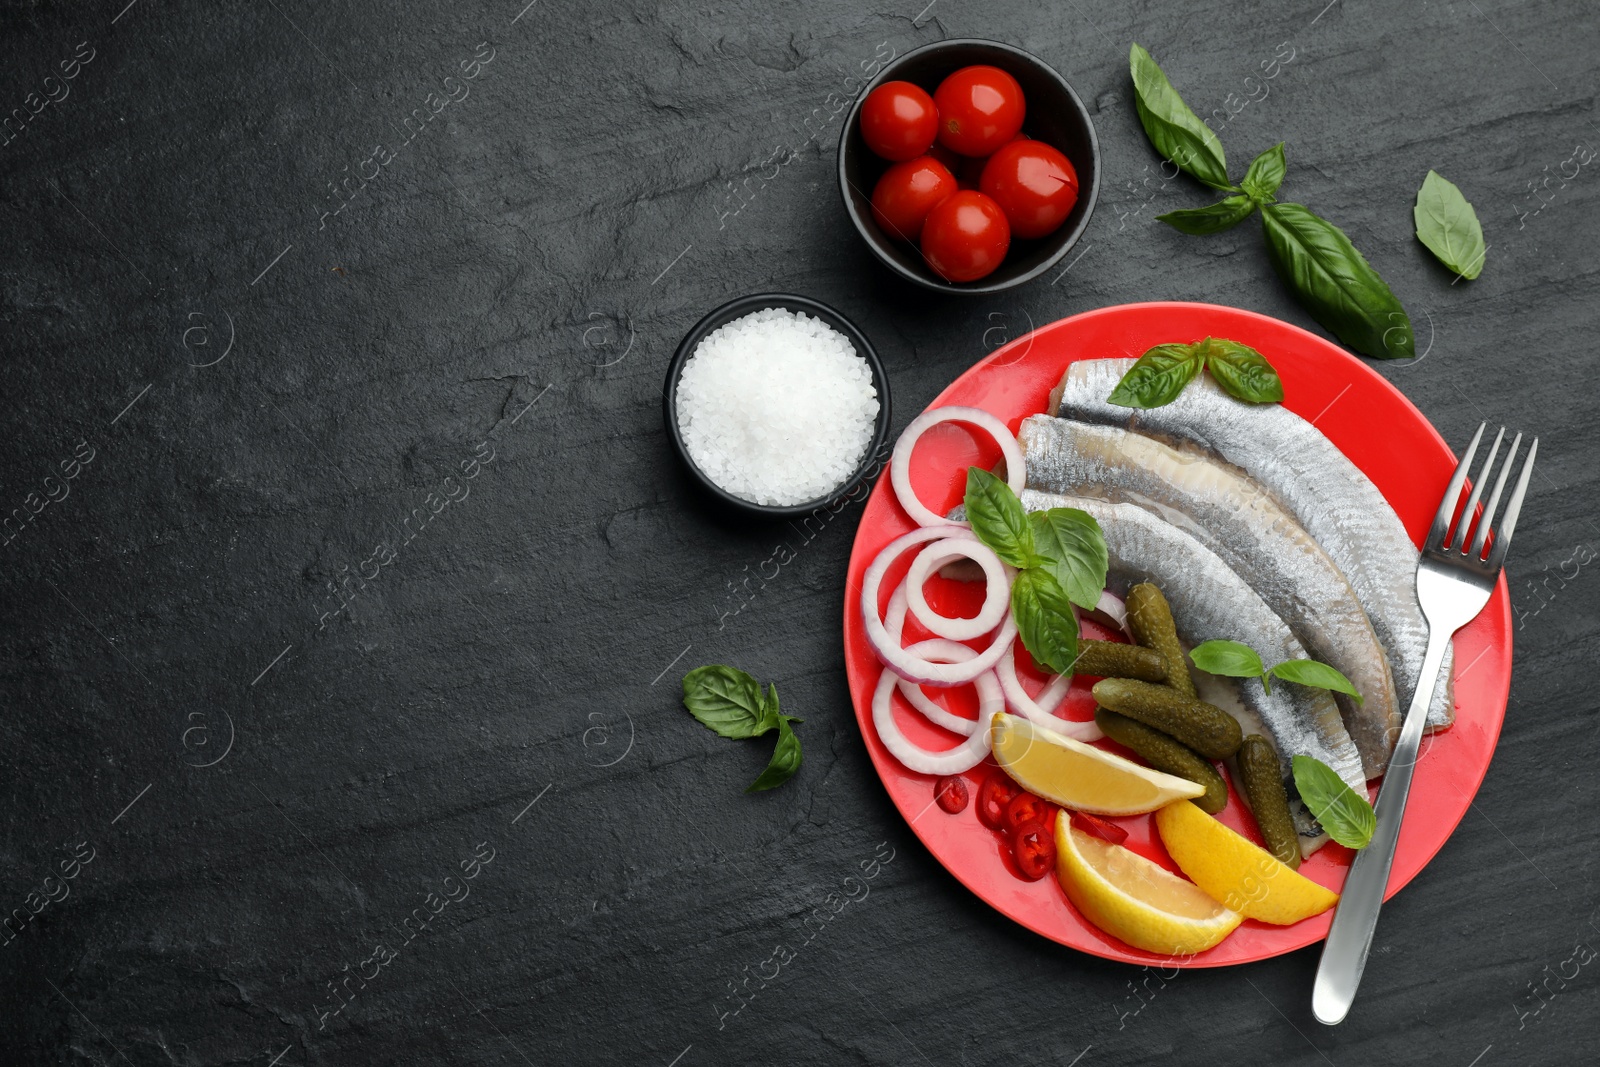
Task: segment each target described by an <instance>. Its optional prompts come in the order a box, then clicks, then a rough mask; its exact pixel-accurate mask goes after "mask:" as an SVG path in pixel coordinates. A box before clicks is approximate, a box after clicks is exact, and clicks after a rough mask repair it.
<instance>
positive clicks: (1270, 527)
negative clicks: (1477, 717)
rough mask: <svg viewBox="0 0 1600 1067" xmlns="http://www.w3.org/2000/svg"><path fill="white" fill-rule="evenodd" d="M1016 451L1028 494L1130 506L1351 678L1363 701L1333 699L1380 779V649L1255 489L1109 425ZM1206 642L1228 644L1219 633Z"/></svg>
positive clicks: (1337, 577) (1392, 719) (1390, 700)
mask: <svg viewBox="0 0 1600 1067" xmlns="http://www.w3.org/2000/svg"><path fill="white" fill-rule="evenodd" d="M1017 441H1018V443H1019V444H1020V445H1021V446H1022V454H1023V456H1024V458H1025V459H1026V461H1027V484H1028V487H1029V488H1030V489H1038V490H1040V491H1042V492H1049V493H1063V494H1067V495H1070V496H1093V497H1099V498H1102V499H1106V500H1110V501H1113V502H1121V503H1128V504H1136V505H1138V506H1139V507H1142V508H1144V509H1146V510H1147V511H1153V512H1155V513H1156V514H1157V515H1159V516H1161V517H1162V518H1164V519H1166V520H1167V521H1168V522H1170V523H1172V524H1173V525H1174V526H1177V527H1178V528H1179V529H1181V530H1183V531H1184V532H1185V533H1187V534H1189V535H1190V536H1192V537H1193V538H1194V539H1195V540H1197V541H1199V542H1200V543H1201V544H1203V545H1205V546H1206V547H1207V548H1209V549H1211V550H1212V551H1213V552H1215V553H1216V554H1217V557H1218V558H1219V559H1221V560H1222V562H1223V563H1225V564H1227V565H1228V566H1229V567H1231V568H1232V569H1233V571H1234V573H1236V574H1238V575H1239V577H1241V578H1243V579H1244V580H1245V583H1246V584H1248V585H1249V586H1250V588H1252V589H1254V590H1255V591H1256V592H1257V593H1258V594H1260V596H1261V599H1262V600H1264V601H1266V604H1267V606H1268V607H1269V608H1271V609H1272V611H1273V613H1274V614H1275V615H1277V616H1278V618H1280V619H1282V620H1283V621H1284V622H1285V623H1287V624H1288V626H1289V629H1290V630H1291V631H1292V632H1293V633H1294V635H1295V636H1296V637H1298V638H1299V639H1300V643H1301V644H1302V645H1304V646H1305V647H1306V650H1307V652H1308V653H1309V654H1310V655H1311V656H1312V657H1313V658H1314V659H1318V660H1321V661H1322V662H1323V663H1326V664H1328V665H1329V666H1331V667H1333V668H1335V669H1336V670H1338V671H1340V672H1342V673H1343V674H1344V676H1345V677H1346V678H1349V679H1350V682H1351V684H1352V685H1354V686H1355V688H1356V691H1357V692H1358V693H1360V694H1361V695H1362V697H1363V698H1364V700H1363V701H1361V702H1357V701H1356V700H1355V699H1353V698H1351V697H1349V696H1345V695H1343V694H1336V695H1335V697H1334V700H1335V701H1336V702H1337V703H1338V705H1339V710H1340V711H1341V712H1342V713H1343V716H1344V724H1345V728H1346V729H1347V730H1348V731H1349V732H1350V737H1351V740H1353V741H1354V742H1355V744H1356V750H1357V751H1358V752H1360V753H1361V761H1362V764H1363V765H1364V766H1365V768H1366V772H1367V776H1368V777H1369V778H1376V777H1377V776H1378V775H1379V774H1381V773H1383V765H1384V763H1385V761H1386V759H1387V757H1388V753H1389V745H1388V738H1389V736H1390V734H1389V730H1390V729H1391V728H1394V729H1396V730H1398V729H1399V726H1400V709H1399V708H1398V707H1397V706H1396V702H1395V692H1394V682H1393V680H1392V679H1391V678H1390V676H1389V661H1388V658H1387V657H1386V656H1385V655H1384V651H1383V646H1382V645H1380V644H1379V643H1378V636H1377V634H1375V633H1374V632H1373V630H1372V624H1371V623H1370V622H1369V621H1368V620H1367V613H1366V612H1365V611H1364V610H1363V609H1362V607H1361V601H1360V600H1359V599H1358V597H1357V595H1356V592H1355V590H1354V589H1352V588H1351V587H1350V583H1349V582H1348V581H1347V580H1346V579H1345V576H1344V574H1343V572H1341V571H1340V570H1339V567H1338V565H1336V564H1335V563H1334V562H1333V560H1332V559H1331V558H1329V556H1328V554H1327V553H1326V552H1324V551H1323V550H1322V547H1321V546H1320V545H1318V544H1317V542H1316V541H1315V540H1314V539H1313V538H1312V537H1311V535H1310V534H1309V533H1307V532H1306V531H1305V529H1304V528H1303V527H1302V526H1301V525H1300V524H1299V522H1297V521H1296V520H1295V518H1294V516H1292V515H1290V514H1289V513H1288V512H1287V511H1285V510H1284V509H1283V508H1282V507H1280V506H1279V505H1278V503H1277V502H1276V501H1275V500H1273V499H1272V497H1271V495H1270V494H1268V493H1267V492H1266V491H1265V490H1264V489H1262V488H1261V486H1260V485H1259V484H1258V483H1256V482H1255V481H1253V480H1251V479H1250V478H1248V477H1246V476H1245V475H1244V474H1242V473H1241V472H1240V471H1239V469H1238V468H1236V467H1233V466H1231V465H1229V464H1227V463H1223V462H1221V461H1218V460H1215V459H1212V458H1210V457H1208V456H1204V455H1199V454H1197V453H1195V452H1192V451H1191V452H1187V453H1184V452H1179V451H1178V450H1177V449H1174V448H1172V447H1170V446H1168V445H1165V444H1163V443H1161V442H1160V441H1157V440H1155V439H1154V438H1150V437H1145V436H1143V435H1141V434H1137V433H1133V432H1131V431H1129V430H1124V429H1122V428H1121V427H1119V426H1097V425H1094V424H1091V423H1087V422H1078V421H1075V420H1072V419H1062V418H1052V417H1051V416H1049V415H1035V416H1033V417H1032V418H1029V419H1026V420H1024V422H1023V424H1022V429H1021V431H1020V432H1019V433H1018V434H1017ZM1209 636H1210V637H1215V638H1224V639H1229V640H1236V638H1234V635H1233V634H1232V632H1231V631H1230V630H1228V629H1222V630H1219V631H1216V632H1213V633H1211V634H1210V635H1209ZM1266 662H1267V665H1268V666H1271V665H1272V664H1273V663H1276V662H1280V661H1277V660H1267V661H1266Z"/></svg>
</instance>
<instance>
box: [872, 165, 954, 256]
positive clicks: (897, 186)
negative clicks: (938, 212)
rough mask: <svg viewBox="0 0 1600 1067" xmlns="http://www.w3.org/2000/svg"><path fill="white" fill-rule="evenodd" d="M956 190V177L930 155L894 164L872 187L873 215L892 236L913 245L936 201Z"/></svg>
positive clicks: (880, 225) (920, 234)
mask: <svg viewBox="0 0 1600 1067" xmlns="http://www.w3.org/2000/svg"><path fill="white" fill-rule="evenodd" d="M955 191H956V180H955V178H954V177H953V176H952V175H951V174H950V172H949V171H948V170H946V169H945V166H944V164H943V163H940V162H939V161H938V160H937V159H934V158H933V157H932V156H918V157H917V158H916V159H908V160H906V161H905V162H903V163H896V164H895V165H894V166H892V167H890V168H889V169H888V170H886V171H884V172H883V177H881V178H879V179H878V184H877V185H875V186H873V188H872V217H873V219H874V220H876V222H877V223H878V226H879V228H880V229H882V230H883V232H884V233H886V234H888V235H889V236H891V237H898V238H901V239H902V240H906V241H910V242H912V243H913V244H915V243H916V241H917V239H918V238H920V237H921V236H922V223H923V221H924V220H925V219H927V217H928V212H930V211H932V210H933V209H934V208H935V207H936V206H938V204H939V203H940V202H941V201H943V200H944V199H946V198H947V197H949V196H950V195H951V194H952V193H954V192H955Z"/></svg>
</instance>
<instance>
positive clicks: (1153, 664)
mask: <svg viewBox="0 0 1600 1067" xmlns="http://www.w3.org/2000/svg"><path fill="white" fill-rule="evenodd" d="M1072 669H1073V671H1074V672H1075V673H1077V674H1089V675H1093V676H1095V677H1097V678H1138V679H1140V680H1141V681H1145V682H1164V681H1166V680H1167V659H1166V657H1165V656H1163V655H1162V654H1161V653H1159V652H1157V651H1156V650H1155V649H1153V648H1143V647H1141V646H1139V645H1125V644H1122V643H1121V642H1119V641H1094V640H1090V639H1088V638H1084V639H1083V640H1080V641H1079V642H1078V659H1077V662H1076V663H1074V664H1073V667H1072Z"/></svg>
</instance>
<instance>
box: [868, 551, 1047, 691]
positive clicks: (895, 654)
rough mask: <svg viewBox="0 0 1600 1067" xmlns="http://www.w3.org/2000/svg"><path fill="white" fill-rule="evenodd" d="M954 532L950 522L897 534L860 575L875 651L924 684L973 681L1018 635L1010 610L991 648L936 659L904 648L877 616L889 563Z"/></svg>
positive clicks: (904, 675) (904, 674)
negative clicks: (954, 659) (962, 658)
mask: <svg viewBox="0 0 1600 1067" xmlns="http://www.w3.org/2000/svg"><path fill="white" fill-rule="evenodd" d="M952 532H953V531H951V529H950V527H948V526H924V527H921V528H919V529H916V530H912V531H911V532H910V533H908V534H904V535H902V536H900V537H897V538H895V539H894V540H893V541H891V542H889V545H888V547H886V548H885V549H884V550H883V551H882V552H880V553H878V558H877V559H875V560H873V561H872V564H871V565H870V566H869V567H867V571H866V573H865V574H864V575H863V576H862V579H861V617H862V621H863V622H864V623H865V624H866V628H867V640H868V641H869V642H870V643H871V645H872V650H873V652H875V653H876V654H877V656H878V659H879V660H880V661H882V663H883V665H884V666H886V667H888V668H889V669H890V670H891V671H893V672H894V673H895V674H897V675H899V676H900V677H902V678H905V679H906V680H908V681H911V682H917V683H920V684H922V685H937V686H952V685H962V684H964V683H966V682H970V681H972V680H973V679H975V678H977V677H978V676H979V675H980V674H982V673H983V672H984V671H987V670H988V669H989V668H990V667H993V666H994V665H995V662H996V661H997V660H999V658H1000V655H1001V653H1003V652H1005V650H1006V649H1007V648H1009V647H1010V646H1011V642H1012V641H1013V640H1014V639H1015V638H1016V636H1017V624H1016V620H1014V619H1012V617H1011V613H1010V612H1007V613H1006V617H1005V621H1004V622H1002V623H1001V624H1000V630H999V632H998V633H997V634H995V637H994V641H993V642H992V643H991V644H990V645H989V647H988V648H986V649H984V650H983V651H982V652H980V653H978V654H977V655H975V656H974V657H973V658H972V659H970V660H968V661H967V662H965V663H935V662H933V661H931V660H929V659H927V658H926V657H924V656H920V655H918V654H917V653H915V652H913V651H911V650H909V649H904V648H901V647H900V639H899V638H898V637H896V636H893V635H891V634H890V633H889V631H888V630H887V629H885V628H884V625H883V620H882V619H880V618H878V591H879V590H880V589H881V588H882V586H883V576H884V575H885V574H886V573H888V570H889V566H890V564H892V563H893V562H894V561H895V559H897V558H898V557H899V556H900V554H901V553H902V552H904V551H905V550H906V549H908V548H910V547H912V546H913V545H919V544H922V543H923V542H924V541H935V540H939V539H941V538H944V537H948V536H950V534H951V533H952ZM1008 599H1009V598H1008Z"/></svg>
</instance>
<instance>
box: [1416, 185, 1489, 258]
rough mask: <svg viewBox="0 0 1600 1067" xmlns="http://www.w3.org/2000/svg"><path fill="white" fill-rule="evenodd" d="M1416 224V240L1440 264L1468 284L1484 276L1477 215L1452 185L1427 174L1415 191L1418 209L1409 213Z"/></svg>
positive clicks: (1481, 230) (1485, 247) (1480, 230)
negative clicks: (1481, 275)
mask: <svg viewBox="0 0 1600 1067" xmlns="http://www.w3.org/2000/svg"><path fill="white" fill-rule="evenodd" d="M1411 217H1412V218H1413V219H1414V220H1415V221H1416V224H1417V240H1419V241H1421V242H1422V243H1423V244H1425V245H1427V246H1428V251H1430V252H1432V253H1433V254H1434V255H1435V256H1438V257H1439V262H1440V263H1443V264H1444V265H1445V266H1447V267H1449V268H1450V269H1451V270H1453V271H1455V272H1456V273H1457V274H1459V275H1460V276H1461V277H1463V278H1465V279H1467V281H1469V282H1470V281H1471V280H1472V279H1474V278H1476V277H1477V276H1478V275H1480V274H1482V273H1483V259H1484V255H1485V254H1486V253H1487V252H1488V251H1489V247H1488V246H1487V245H1485V244H1484V243H1483V227H1482V226H1480V225H1479V224H1478V213H1477V212H1476V211H1473V210H1472V205H1471V204H1470V203H1468V202H1467V198H1466V197H1465V196H1463V195H1461V190H1460V189H1458V188H1456V185H1455V183H1454V182H1452V181H1450V180H1449V179H1447V178H1443V177H1440V176H1439V174H1438V172H1437V171H1431V170H1430V171H1429V172H1428V176H1427V177H1426V178H1424V179H1422V188H1420V189H1418V190H1417V206H1416V207H1414V208H1412V209H1411Z"/></svg>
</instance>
